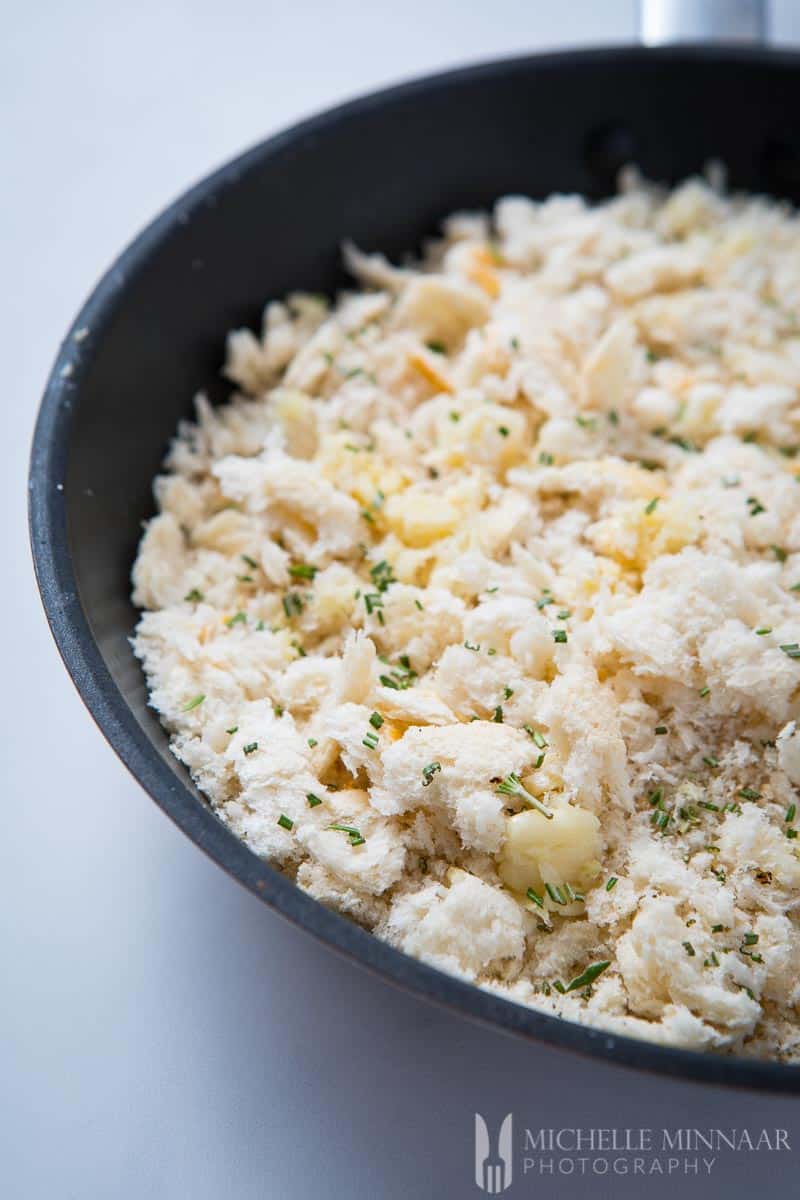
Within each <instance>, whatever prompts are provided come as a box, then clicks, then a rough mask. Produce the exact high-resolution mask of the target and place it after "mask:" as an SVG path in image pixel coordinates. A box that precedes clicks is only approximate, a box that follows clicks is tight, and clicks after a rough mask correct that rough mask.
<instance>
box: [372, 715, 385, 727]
mask: <svg viewBox="0 0 800 1200" xmlns="http://www.w3.org/2000/svg"><path fill="white" fill-rule="evenodd" d="M369 723H370V725H371V726H372V727H373V729H380V727H381V725H382V724H383V717H382V716H381V714H380V713H379V712H374V713H373V714H372V716H371V717H370V719H369Z"/></svg>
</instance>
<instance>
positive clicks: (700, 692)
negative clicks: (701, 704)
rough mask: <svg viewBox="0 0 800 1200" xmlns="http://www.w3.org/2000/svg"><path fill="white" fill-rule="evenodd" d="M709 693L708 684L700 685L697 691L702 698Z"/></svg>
mask: <svg viewBox="0 0 800 1200" xmlns="http://www.w3.org/2000/svg"><path fill="white" fill-rule="evenodd" d="M710 694H711V688H710V687H708V686H706V687H701V688H700V691H699V693H698V695H700V696H702V697H703V699H705V697H706V696H709V695H710Z"/></svg>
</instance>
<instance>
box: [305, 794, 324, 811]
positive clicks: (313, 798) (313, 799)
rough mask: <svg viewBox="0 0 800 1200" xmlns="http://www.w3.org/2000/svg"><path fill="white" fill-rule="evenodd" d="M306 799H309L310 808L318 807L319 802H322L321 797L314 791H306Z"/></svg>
mask: <svg viewBox="0 0 800 1200" xmlns="http://www.w3.org/2000/svg"><path fill="white" fill-rule="evenodd" d="M306 800H307V801H308V807H309V808H316V807H317V805H318V804H322V800H321V799H320V797H319V796H316V795H315V794H314V793H313V792H306Z"/></svg>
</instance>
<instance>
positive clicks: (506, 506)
mask: <svg viewBox="0 0 800 1200" xmlns="http://www.w3.org/2000/svg"><path fill="white" fill-rule="evenodd" d="M345 257H346V262H347V265H348V267H349V269H350V270H351V272H352V273H353V274H354V276H355V278H356V280H357V282H358V285H359V287H360V289H361V290H356V291H353V292H350V293H345V294H343V295H341V296H340V297H339V298H338V299H337V300H336V302H335V303H334V304H332V305H331V304H329V303H328V302H327V301H326V300H324V299H321V298H319V297H314V296H306V295H300V294H296V295H292V296H289V297H288V299H287V300H285V301H283V302H273V303H270V304H269V305H268V306H267V308H266V311H265V314H264V321H263V327H262V329H261V331H260V333H259V334H255V333H253V332H251V331H249V330H239V331H237V332H234V333H232V334H231V335H230V336H229V339H228V352H227V362H226V366H225V371H226V374H227V376H228V378H229V379H230V380H231V381H232V382H233V383H234V385H236V387H237V388H238V389H239V390H238V391H237V392H236V393H235V394H234V395H233V397H232V399H231V401H230V402H229V403H228V404H225V405H223V406H221V407H219V408H217V409H213V408H212V407H211V406H210V405H209V404H208V402H207V401H206V400H205V399H204V398H202V397H201V398H199V399H198V401H197V406H196V420H195V422H194V423H191V424H190V423H186V424H184V425H183V426H182V427H181V429H180V431H179V433H178V436H177V438H176V440H175V442H174V443H173V446H172V449H171V452H170V455H169V457H168V460H167V464H166V470H165V473H164V474H163V475H162V476H160V477H159V479H158V480H157V481H156V485H155V495H156V501H157V505H158V515H157V516H155V517H154V518H153V520H152V521H150V523H149V524H148V526H147V529H146V531H145V534H144V537H143V539H142V543H141V546H140V549H139V555H138V558H137V561H136V565H135V567H134V572H133V581H134V600H135V602H136V604H137V605H139V606H140V607H141V608H142V609H144V610H145V611H144V613H143V615H142V617H141V619H140V622H139V625H138V627H137V631H136V638H135V642H134V647H135V651H136V654H137V655H138V656H139V658H140V659H141V660H142V663H143V666H144V669H145V672H146V674H147V679H148V682H149V686H150V696H151V703H152V704H153V706H154V707H155V708H156V709H157V711H158V712H159V714H160V716H161V719H162V720H163V722H164V724H165V725H166V727H167V729H168V730H169V731H170V734H171V739H172V741H171V744H172V749H173V751H174V753H175V754H176V755H177V756H178V758H179V759H180V760H181V761H182V762H183V763H185V764H186V765H187V767H188V768H189V770H190V771H191V772H192V774H193V776H194V778H195V779H196V781H197V783H198V785H199V786H200V788H201V789H202V790H203V791H204V792H205V794H206V795H207V796H208V798H209V800H210V802H211V804H212V805H213V806H214V808H215V810H216V811H217V812H218V813H219V814H220V816H221V817H222V819H223V820H224V821H226V822H227V824H228V825H229V826H230V827H231V829H232V830H233V831H234V832H235V833H236V834H237V835H238V836H239V837H241V838H242V839H243V840H244V841H245V842H246V843H247V844H248V845H249V846H250V847H251V848H252V849H253V851H254V852H255V853H256V854H259V855H262V856H264V857H265V858H267V859H269V860H270V861H272V862H274V863H275V864H277V865H278V866H279V867H280V868H281V869H283V870H284V871H286V872H287V873H288V874H290V876H291V877H292V878H294V879H295V880H296V882H297V884H298V886H300V887H302V888H304V889H305V890H306V891H307V892H308V893H309V894H310V895H311V896H314V897H316V898H317V899H318V900H320V901H321V902H322V903H324V904H327V905H331V906H333V907H335V908H338V909H339V910H340V911H341V912H343V913H345V914H347V915H348V916H350V917H351V918H352V919H354V920H356V921H359V922H361V923H362V924H364V925H365V926H367V927H368V928H370V929H373V930H374V931H375V932H376V934H377V935H378V936H380V937H383V938H385V939H387V940H389V941H390V942H391V943H392V944H394V945H395V946H398V947H400V948H401V949H403V950H404V951H406V952H407V953H409V954H413V955H417V956H418V957H420V958H422V959H425V960H426V961H428V962H431V963H434V964H436V965H438V966H440V967H442V968H443V969H445V970H448V971H452V972H454V973H456V974H458V975H460V976H462V977H464V978H466V979H469V980H472V981H474V982H476V983H477V984H480V985H482V986H484V987H487V988H491V989H492V990H494V991H498V992H500V993H502V994H503V995H506V996H508V997H510V998H512V999H514V1000H516V1001H518V1002H519V1003H522V1004H527V1005H532V1006H534V1007H538V1008H541V1009H543V1010H545V1011H548V1012H553V1013H557V1014H559V1015H561V1016H563V1017H565V1018H567V1019H570V1020H575V1021H582V1022H586V1023H588V1024H591V1025H594V1026H599V1027H602V1028H606V1029H609V1030H613V1031H616V1032H622V1033H630V1034H633V1035H634V1036H637V1037H644V1038H649V1039H651V1040H653V1041H657V1042H661V1043H664V1044H670V1045H680V1046H688V1047H695V1048H704V1049H717V1050H725V1051H729V1052H730V1051H739V1052H743V1053H748V1054H753V1055H761V1056H776V1057H781V1058H783V1059H785V1060H787V1061H796V1060H797V1059H798V1057H800V1036H798V1020H797V1017H798V1008H797V1006H798V1004H800V923H799V921H798V901H800V854H799V853H798V847H799V846H800V838H797V837H796V833H797V831H798V828H800V820H799V819H798V807H797V806H798V795H797V789H798V786H800V733H798V725H797V722H798V720H799V719H800V648H799V647H798V642H800V603H799V601H800V482H798V481H799V480H800V461H798V458H797V457H796V456H797V455H798V450H799V448H800V319H799V316H798V314H800V224H799V223H798V217H797V215H796V214H795V213H794V212H793V211H791V210H789V209H788V208H787V207H786V206H785V205H783V204H778V203H774V202H771V201H769V200H766V199H764V198H758V197H752V196H726V195H725V194H723V193H722V192H721V191H720V190H718V189H716V188H715V187H712V186H709V185H708V184H707V183H705V182H703V181H701V180H690V181H689V182H687V183H685V184H684V185H682V186H681V187H679V188H677V189H675V190H674V191H671V192H669V191H664V190H661V189H658V188H654V187H651V186H646V185H644V184H642V183H641V182H640V181H636V180H631V178H630V177H628V179H627V182H626V186H625V188H624V190H623V192H622V194H621V195H619V196H618V197H616V198H614V199H612V200H609V201H608V202H606V203H604V204H600V205H597V206H590V205H589V204H587V203H586V202H584V201H583V200H582V199H581V198H579V197H576V196H554V197H552V198H551V199H549V200H547V201H545V202H543V203H538V202H534V201H531V200H527V199H524V198H521V197H508V198H506V199H503V200H501V201H500V202H499V203H498V204H497V206H496V208H495V210H494V212H493V214H492V215H491V217H488V216H486V215H476V214H457V215H456V216H454V217H452V218H451V219H450V220H449V221H447V222H445V226H444V233H443V236H442V237H441V238H440V239H439V240H438V241H436V242H434V243H431V244H430V246H429V247H428V248H427V251H426V255H425V257H424V259H423V260H422V262H421V263H419V264H418V265H416V266H405V267H403V268H402V269H401V268H397V267H394V266H392V265H391V264H389V263H388V262H387V261H386V260H385V259H384V258H382V257H381V256H380V255H376V254H373V255H364V254H362V253H361V252H360V251H359V250H357V249H356V248H355V247H353V246H348V247H346V250H345Z"/></svg>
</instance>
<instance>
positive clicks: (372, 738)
mask: <svg viewBox="0 0 800 1200" xmlns="http://www.w3.org/2000/svg"><path fill="white" fill-rule="evenodd" d="M361 745H362V746H366V747H367V749H368V750H375V749H376V748H377V745H378V735H377V733H365V734H364V736H363V738H362V739H361Z"/></svg>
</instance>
